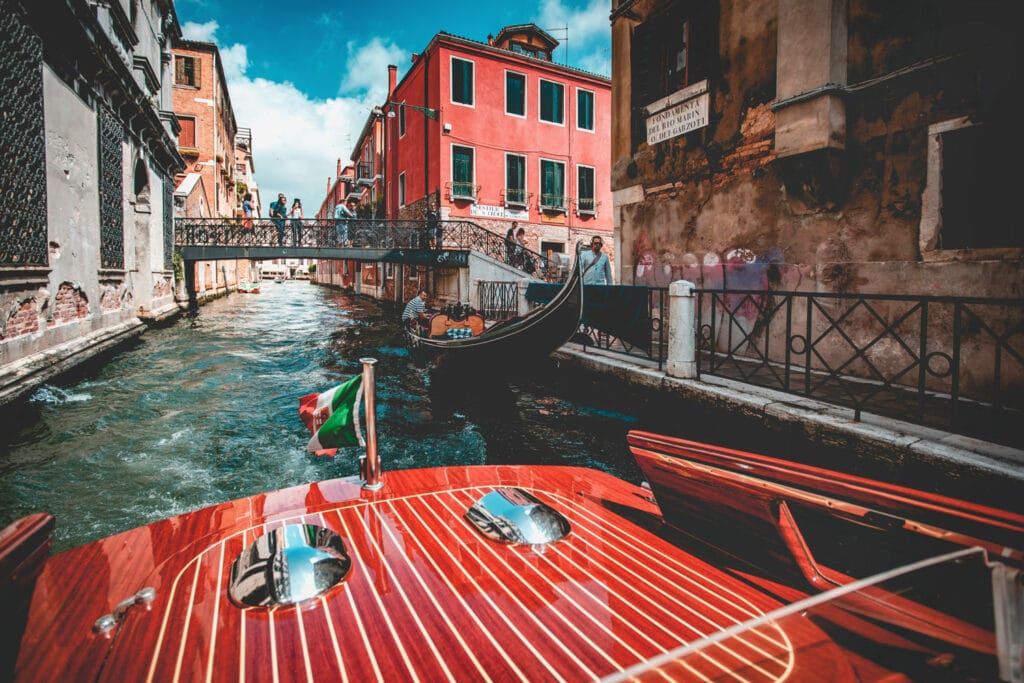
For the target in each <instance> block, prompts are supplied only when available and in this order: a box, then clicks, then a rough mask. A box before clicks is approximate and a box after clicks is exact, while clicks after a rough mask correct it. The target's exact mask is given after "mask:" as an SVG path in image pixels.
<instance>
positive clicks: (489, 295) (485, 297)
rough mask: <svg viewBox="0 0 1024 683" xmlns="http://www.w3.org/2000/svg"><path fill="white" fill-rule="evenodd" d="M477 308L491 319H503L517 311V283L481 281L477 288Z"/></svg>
mask: <svg viewBox="0 0 1024 683" xmlns="http://www.w3.org/2000/svg"><path fill="white" fill-rule="evenodd" d="M477 300H478V301H477V310H479V311H480V312H481V313H482V314H483V315H484V317H486V318H490V319H492V320H505V319H507V318H511V317H513V316H514V315H516V314H517V313H518V312H519V283H517V282H508V281H482V282H480V283H479V289H478V290H477Z"/></svg>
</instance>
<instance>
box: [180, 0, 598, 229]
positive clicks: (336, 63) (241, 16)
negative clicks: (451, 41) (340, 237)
mask: <svg viewBox="0 0 1024 683" xmlns="http://www.w3.org/2000/svg"><path fill="white" fill-rule="evenodd" d="M175 10H176V12H177V14H178V21H179V23H180V24H181V28H182V33H183V34H184V36H185V37H186V38H189V39H191V40H201V41H206V42H212V43H216V44H217V46H218V47H219V48H220V53H221V58H222V60H223V65H224V72H225V76H226V78H227V82H228V92H229V96H230V98H231V105H232V107H233V109H234V112H235V120H236V122H237V123H238V126H239V127H241V128H251V129H252V136H253V154H254V157H253V158H254V162H255V166H256V175H255V179H256V183H257V185H258V186H259V188H260V195H261V198H262V200H263V214H264V215H266V213H267V211H268V207H269V205H270V202H271V201H273V200H274V198H276V196H277V193H278V192H283V193H284V194H285V196H287V197H288V204H289V206H290V205H291V201H292V199H293V198H295V197H299V198H301V200H302V206H303V209H304V212H305V215H307V216H312V215H314V214H315V213H316V211H317V210H318V209H319V207H320V203H321V202H322V201H323V199H324V197H325V195H326V194H327V183H328V180H329V179H333V178H334V176H335V173H336V171H337V160H338V159H339V158H340V159H342V165H343V166H344V165H345V164H346V163H348V160H349V157H350V156H351V154H352V147H353V145H355V143H356V141H357V139H358V137H359V133H360V132H361V131H362V128H363V125H364V124H365V123H366V117H367V116H368V115H369V113H370V110H371V109H372V108H373V107H374V106H376V105H379V104H382V103H383V101H384V98H385V96H386V94H387V93H386V91H387V66H388V64H395V65H396V66H398V79H399V80H401V79H402V77H403V76H404V75H405V73H406V72H407V71H408V69H409V66H410V63H411V56H412V54H413V53H418V52H422V51H423V49H424V48H425V47H426V46H427V44H428V43H429V42H430V39H431V38H433V36H434V35H435V34H437V33H438V32H440V31H445V32H447V33H451V34H454V35H457V36H462V37H464V38H469V39H471V40H478V41H480V42H486V40H487V35H488V34H493V35H497V33H498V31H499V30H501V28H502V27H503V26H511V25H515V24H525V23H530V22H532V23H535V24H537V26H539V27H540V28H542V29H544V30H546V31H547V32H548V33H550V34H551V35H552V36H553V37H554V38H555V39H557V40H558V41H559V42H560V43H562V45H560V46H559V48H558V49H557V51H556V52H555V54H554V56H553V59H554V61H555V62H557V63H559V64H566V63H568V64H569V65H570V66H573V67H576V68H579V69H584V70H586V71H590V72H592V73H597V74H601V75H604V76H609V75H610V74H611V27H610V23H609V19H608V15H609V13H610V12H611V2H610V0H525V1H523V2H512V3H492V2H488V1H487V0H484V1H483V2H481V1H479V0H478V1H477V2H463V3H461V4H457V5H455V4H444V3H428V2H421V1H419V0H389V1H388V2H383V1H381V0H377V1H376V2H344V3H343V2H338V1H337V0H334V1H326V0H293V2H280V1H278V0H275V1H273V2H271V1H269V0H176V2H175ZM566 27H568V30H566ZM566 34H568V40H567V41H566Z"/></svg>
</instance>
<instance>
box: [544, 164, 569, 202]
mask: <svg viewBox="0 0 1024 683" xmlns="http://www.w3.org/2000/svg"><path fill="white" fill-rule="evenodd" d="M540 171H541V204H542V205H543V206H557V207H561V206H563V205H564V202H565V167H564V166H563V165H562V164H559V163H556V162H554V161H542V162H541V169H540Z"/></svg>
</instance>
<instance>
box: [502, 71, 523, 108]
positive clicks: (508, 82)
mask: <svg viewBox="0 0 1024 683" xmlns="http://www.w3.org/2000/svg"><path fill="white" fill-rule="evenodd" d="M505 113H506V114H512V115H513V116H526V76H525V75H524V74H517V73H515V72H513V71H506V72H505Z"/></svg>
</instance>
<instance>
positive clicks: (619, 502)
mask: <svg viewBox="0 0 1024 683" xmlns="http://www.w3.org/2000/svg"><path fill="white" fill-rule="evenodd" d="M364 386H366V387H368V389H367V396H366V406H367V411H368V412H367V418H366V423H367V450H366V455H365V457H364V460H363V466H362V468H361V469H362V471H363V473H364V476H363V478H362V479H359V478H346V479H334V480H328V481H320V482H314V483H311V484H308V485H303V486H297V487H293V488H289V489H284V490H280V491H273V492H268V493H262V494H259V495H254V496H250V497H247V498H242V499H239V500H236V501H232V502H228V503H222V504H219V505H214V506H212V507H208V508H205V509H202V510H198V511H195V512H191V513H187V514H184V515H180V516H177V517H174V518H171V519H167V520H164V521H160V522H155V523H152V524H149V525H147V526H144V527H140V528H138V529H134V530H130V531H126V532H124V533H121V534H118V535H115V536H112V537H110V538H107V539H103V540H100V541H96V542H94V543H90V544H87V545H84V546H82V547H79V548H75V549H72V550H69V551H66V552H63V553H60V554H59V555H56V556H54V557H51V558H48V559H47V558H44V557H41V553H40V549H41V548H45V544H46V538H47V531H48V530H49V529H50V528H51V526H50V520H49V519H47V516H45V515H42V516H37V517H35V518H32V519H30V520H28V521H27V522H25V523H24V524H22V525H20V526H19V527H18V529H16V530H15V531H14V532H12V533H10V534H8V535H7V542H6V543H4V544H3V546H2V548H0V560H4V558H10V557H17V558H22V561H21V562H20V563H14V564H16V565H17V569H16V571H15V573H16V574H17V576H18V577H20V580H21V581H22V583H21V584H19V585H20V586H21V587H20V589H19V590H20V591H21V593H22V594H23V595H28V594H30V595H31V604H30V607H29V609H28V617H27V623H26V624H25V627H24V632H23V635H22V636H21V638H20V651H19V652H18V656H17V666H16V668H15V670H14V677H15V679H16V680H18V681H39V680H98V681H126V680H129V681H178V680H190V681H191V680H208V681H209V680H213V681H221V680H233V681H234V680H274V681H277V680H287V681H290V680H303V681H321V680H338V681H344V680H352V681H364V680H388V681H391V680H420V681H435V680H452V681H461V680H494V681H504V680H522V681H533V680H564V681H576V680H599V679H601V680H634V679H635V680H648V679H651V680H654V679H657V680H670V681H676V680H700V681H782V680H786V681H851V682H852V681H870V680H875V681H890V682H892V681H906V680H915V679H920V677H921V676H926V678H927V679H929V680H931V679H933V678H928V677H927V674H928V673H929V672H931V673H932V674H936V675H937V677H938V678H939V679H941V680H944V681H947V680H996V679H997V678H998V677H1000V676H1002V671H1001V669H1000V666H1001V665H1002V664H1003V663H1004V662H1005V663H1006V664H1007V666H1010V667H1012V666H1014V665H1015V666H1017V669H1016V670H1017V671H1019V670H1020V664H1021V648H1020V645H1021V636H1020V633H1021V631H1020V628H1019V627H1020V617H1019V611H1018V612H1017V615H1018V616H1016V617H1011V618H1010V619H1009V625H1008V626H1007V625H1005V624H1004V625H1003V626H1001V625H1000V622H999V619H998V616H997V618H996V619H992V618H991V616H992V611H991V610H992V606H993V600H992V598H991V595H992V593H991V592H989V599H988V602H987V603H985V602H984V601H983V600H982V599H981V598H978V595H980V594H983V593H984V591H980V592H979V591H977V590H975V589H976V588H977V586H975V585H969V582H968V580H964V579H963V575H961V578H960V580H959V582H958V583H957V584H955V585H954V586H952V590H951V587H950V586H949V585H946V586H945V589H946V592H945V593H943V594H942V595H944V596H945V598H946V599H947V602H951V603H956V604H955V605H952V606H953V607H956V608H960V607H962V605H960V604H959V603H960V602H961V601H959V600H957V599H953V600H950V598H951V597H954V598H955V597H957V596H961V595H969V596H971V604H970V605H969V607H973V608H975V609H974V612H978V611H980V612H984V608H985V607H986V606H987V607H988V609H989V619H988V621H986V620H985V619H984V618H982V619H973V620H972V615H967V616H964V615H962V614H949V613H948V609H947V608H950V607H951V605H950V604H942V602H941V601H940V602H939V604H937V605H936V604H933V603H928V602H926V601H925V600H924V598H923V597H922V596H921V595H918V594H917V593H916V592H909V591H907V590H905V586H907V585H909V586H912V587H915V588H920V587H922V586H928V585H930V584H931V583H934V581H932V579H933V578H934V576H936V575H941V574H942V572H943V571H945V570H950V569H953V570H969V571H967V573H966V576H968V578H969V580H970V581H974V582H976V583H977V582H980V584H981V585H982V587H983V588H987V589H989V590H990V591H991V589H992V588H993V587H994V586H996V585H1001V586H1003V587H1004V589H1005V591H1004V593H1002V594H1001V595H1008V596H1011V597H1009V598H1007V600H1015V601H1016V602H1014V603H1013V605H1012V606H1013V607H1014V608H1019V607H1020V602H1021V594H1020V587H1019V586H1020V582H1019V571H1018V570H1019V566H1018V561H1019V559H1020V557H1021V555H1020V550H1019V548H1020V546H1019V545H1005V543H1004V542H1005V540H1006V539H1009V540H1014V539H1018V540H1019V536H1017V534H1018V533H1019V532H1020V529H1021V528H1022V520H1021V519H1020V518H1019V517H1017V516H1014V515H1012V514H1008V513H1001V512H999V511H994V510H988V509H986V508H983V507H982V506H970V505H967V506H965V505H963V504H959V503H957V502H955V501H950V500H947V499H939V498H938V497H933V496H929V495H926V494H925V495H922V494H917V493H912V492H909V491H908V490H906V489H902V490H897V489H896V488H894V487H890V488H889V489H888V490H886V491H884V492H883V493H882V494H880V495H879V496H878V497H876V498H871V495H872V494H871V492H869V491H865V490H862V488H861V485H862V484H864V481H857V480H854V479H851V478H843V477H835V478H827V479H826V480H822V479H815V477H817V476H818V475H824V472H820V471H819V472H815V471H812V470H808V469H804V468H800V467H795V468H791V469H790V468H787V467H785V465H784V464H783V463H781V462H777V461H776V462H769V461H768V460H761V459H759V457H760V456H753V457H752V458H750V459H747V460H746V461H745V462H741V461H740V460H742V458H741V459H740V460H737V461H736V462H735V467H733V466H732V465H722V464H721V462H720V461H719V460H715V462H710V461H708V460H703V459H702V458H703V457H704V454H707V453H711V454H713V455H714V456H715V457H716V458H717V457H718V456H719V455H721V454H723V453H725V454H727V455H736V453H735V452H725V451H722V450H721V449H715V448H713V447H709V446H702V445H699V444H689V443H687V442H680V441H678V440H672V439H668V438H666V437H658V436H655V435H649V434H643V433H633V434H631V435H630V436H629V442H630V445H631V448H632V449H633V450H634V452H635V453H637V457H638V460H639V462H640V464H641V466H643V467H644V470H645V472H647V473H648V476H650V477H651V485H652V486H653V493H654V496H652V489H650V488H646V487H644V486H637V485H633V484H630V483H627V482H624V481H622V480H619V479H616V478H614V477H612V476H611V475H608V474H605V473H602V472H598V471H593V470H589V469H584V468H577V467H561V466H460V467H446V468H430V469H420V470H404V471H391V472H384V473H381V469H380V463H379V458H378V456H377V453H376V436H375V433H374V430H373V399H372V386H373V384H372V374H371V375H369V380H367V374H366V373H365V371H364ZM694 454H696V455H694ZM741 455H749V454H741ZM769 464H770V465H771V467H773V468H775V469H772V470H771V471H769V469H768V465H769ZM748 467H753V470H750V469H747V468H748ZM712 470H714V471H712ZM701 472H707V473H708V478H707V479H706V481H705V479H704V477H703V475H702V474H701ZM681 473H683V474H681ZM758 482H761V483H760V484H759V483H758ZM789 489H794V490H797V489H800V490H804V491H805V493H804V494H803V495H802V497H801V496H797V495H796V494H795V493H793V492H792V491H790V490H789ZM815 491H817V493H814V492H815ZM890 494H891V499H890ZM655 496H656V497H657V499H656V498H655ZM694 496H696V497H697V498H705V499H707V500H708V502H709V507H708V509H707V510H701V509H700V507H699V506H697V505H690V504H688V503H686V502H685V501H688V500H690V498H691V497H694ZM815 496H818V497H817V498H816V497H815ZM797 498H799V499H800V500H801V501H802V504H803V503H806V504H807V505H813V506H817V507H819V508H820V509H821V510H824V511H825V512H826V513H827V514H826V516H833V515H835V516H838V517H839V518H842V519H847V520H848V521H853V522H854V523H855V524H864V523H868V525H869V526H872V527H875V526H884V527H886V528H889V529H894V528H897V527H898V526H899V525H897V524H896V523H895V522H894V521H892V519H894V515H896V514H897V511H899V514H904V513H906V516H905V517H902V519H903V520H904V522H905V524H904V526H905V527H906V528H907V530H908V531H910V532H912V533H915V534H917V533H919V532H921V533H923V534H924V536H927V537H930V538H931V539H932V540H934V541H935V542H936V543H938V544H939V547H938V548H937V549H938V550H939V553H938V555H937V556H934V557H926V558H923V559H920V560H916V561H914V562H913V563H911V564H910V565H909V566H892V567H889V568H887V569H885V570H884V571H883V573H881V574H879V575H876V576H871V577H866V578H855V577H847V578H846V579H841V580H840V579H839V576H838V572H837V571H834V570H823V567H824V565H823V564H815V566H816V567H817V569H818V572H819V573H821V574H822V575H823V576H826V578H828V579H829V580H831V579H836V580H837V582H836V586H835V587H826V586H822V585H817V584H815V581H814V580H811V581H803V583H802V584H801V582H800V579H801V578H802V577H801V576H800V574H799V572H798V574H797V575H796V576H795V579H796V580H794V581H789V580H788V579H789V578H793V577H786V576H781V575H780V574H778V573H776V572H774V571H772V569H771V568H770V567H769V568H768V571H760V570H758V571H755V570H753V569H752V568H751V567H752V565H751V563H748V562H746V561H745V558H744V557H743V555H740V556H736V555H734V554H731V553H730V552H729V550H730V549H729V548H727V547H723V546H721V545H720V544H718V543H717V539H712V540H713V541H715V542H713V543H711V544H710V545H709V544H705V543H703V539H702V538H699V537H696V538H695V537H694V536H693V534H694V532H696V531H697V530H700V529H701V528H702V524H703V522H706V521H708V518H710V517H711V515H712V514H718V511H721V513H722V514H723V519H722V520H720V521H721V522H722V525H723V527H724V529H725V531H724V534H723V535H724V536H729V535H730V534H731V533H740V534H743V533H747V532H746V531H745V529H747V527H748V525H749V526H750V527H752V528H754V529H755V530H759V528H760V527H761V526H762V525H763V524H764V522H765V521H766V520H772V524H771V525H769V526H770V527H771V529H769V530H764V531H763V533H764V534H765V535H766V540H765V542H766V543H771V542H772V541H773V540H777V539H773V538H772V533H773V532H776V536H779V535H780V534H781V536H785V535H786V534H790V535H791V536H792V535H793V534H794V531H793V529H792V528H790V527H788V526H786V525H785V524H783V525H782V526H781V527H780V526H779V525H777V524H775V523H774V520H776V519H778V518H780V517H783V518H784V517H785V516H786V515H785V513H784V511H785V510H787V509H789V507H788V505H787V506H782V507H780V505H779V504H778V501H789V500H790V499H793V500H796V499H797ZM868 498H871V500H868ZM882 499H885V500H887V501H889V503H891V505H889V504H888V503H886V504H885V505H883V504H882ZM829 501H833V502H836V501H844V502H842V504H841V505H839V507H833V505H832V504H830V503H829ZM659 503H661V505H660V506H659ZM868 503H870V504H871V505H875V504H876V503H877V505H878V508H879V510H876V511H875V513H876V514H879V515H886V516H885V517H881V518H876V517H872V516H870V515H867V513H862V512H861V509H860V508H858V507H857V506H858V505H865V504H868ZM780 510H782V511H783V514H781V515H780V512H779V511H780ZM712 511H714V512H712ZM925 511H929V512H930V513H934V515H935V516H934V517H933V518H931V519H929V520H928V521H925V520H923V515H924V512H925ZM682 512H685V513H686V514H693V515H694V516H695V517H697V519H698V522H700V523H699V524H697V525H695V526H691V525H690V524H689V521H688V519H687V517H685V516H678V515H679V513H682ZM918 512H921V515H922V519H921V520H919V519H918ZM942 519H945V520H947V521H948V520H959V521H958V524H957V525H958V526H959V525H960V523H962V526H963V528H962V530H961V531H957V532H954V533H953V535H952V536H943V534H941V533H938V532H937V530H939V529H940V528H941V527H939V526H937V523H938V522H939V521H940V520H942ZM951 526H952V525H951ZM779 529H782V531H781V532H779ZM773 530H774V531H773ZM758 532H759V533H761V530H759V531H758ZM2 538H3V536H0V539H2ZM795 538H796V540H797V541H799V540H800V537H799V536H797V537H795ZM803 540H804V541H806V540H807V539H803ZM787 543H790V541H787V540H782V541H781V544H782V546H787ZM775 545H778V543H776V544H775ZM805 545H806V544H805ZM795 547H797V550H798V553H797V554H801V553H802V554H803V555H804V556H805V557H808V556H810V553H809V552H803V551H802V550H800V543H799V542H797V543H796V544H795ZM757 549H758V548H757V546H754V547H751V548H747V550H749V551H756V550H757ZM733 550H735V548H733ZM741 550H742V549H741ZM868 552H871V548H850V549H848V550H847V554H850V553H860V554H863V553H868ZM772 554H773V553H769V555H772ZM785 554H786V553H784V552H783V553H778V557H776V558H774V559H780V558H781V557H782V556H783V555H785ZM769 559H772V558H771V557H769ZM12 566H13V565H12V563H11V562H0V568H2V569H3V570H4V571H5V572H7V574H5V576H4V578H9V574H10V571H11V567H12ZM37 572H38V579H37V580H36V581H35V585H34V590H33V588H32V586H31V585H26V584H30V583H31V582H30V581H26V580H25V578H24V577H32V576H34V575H35V573H37ZM830 572H831V573H830ZM804 578H806V577H804ZM811 578H812V579H813V578H814V577H813V576H812V577H811ZM1013 586H1016V587H1017V588H1016V591H1017V592H1016V593H1015V594H1014V593H1013V590H1014V589H1013ZM822 588H828V590H825V591H824V592H821V593H819V591H820V590H821V589H822ZM975 598H977V600H978V601H977V602H976V603H975V602H974V600H975ZM1001 601H1002V598H1000V597H998V596H997V598H996V600H995V602H996V607H997V610H998V609H999V608H1000V607H1001V605H999V603H1000V602H1001ZM954 611H956V610H954ZM968 611H970V610H968ZM1010 613H1011V611H1009V610H1004V614H1003V616H1006V615H1007V614H1010ZM997 614H998V612H997ZM973 616H976V615H973ZM1004 621H1006V620H1005V619H1004ZM1014 629H1016V630H1014ZM8 633H10V631H8ZM8 637H10V636H8ZM1003 641H1006V644H1005V645H1004V644H1003ZM1008 670H1009V669H1008ZM0 675H2V674H0ZM1005 680H1010V678H1006V679H1005Z"/></svg>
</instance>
